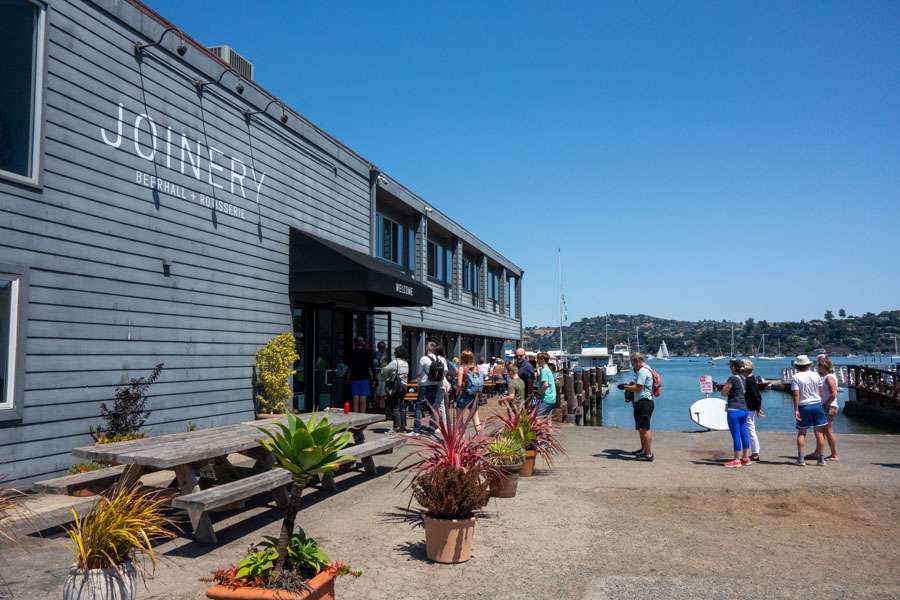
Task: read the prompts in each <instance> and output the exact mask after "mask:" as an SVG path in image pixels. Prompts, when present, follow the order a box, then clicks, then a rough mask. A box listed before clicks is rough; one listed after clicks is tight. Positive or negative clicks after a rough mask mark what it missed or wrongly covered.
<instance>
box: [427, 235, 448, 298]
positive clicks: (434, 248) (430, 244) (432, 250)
mask: <svg viewBox="0 0 900 600" xmlns="http://www.w3.org/2000/svg"><path fill="white" fill-rule="evenodd" d="M448 255H450V251H449V250H448V249H447V247H446V246H444V244H442V243H441V242H439V241H437V240H434V239H428V240H427V245H426V251H425V274H426V275H427V276H428V279H430V280H431V281H434V282H436V283H440V284H441V285H443V286H444V287H445V288H448V289H449V287H450V286H451V285H452V283H451V282H452V277H453V276H452V275H448V273H447V271H448V267H449V268H451V269H452V268H453V264H452V261H451V263H450V264H448V263H447V257H448ZM432 262H433V263H434V265H433V266H434V271H433V272H432V268H431V267H432Z"/></svg>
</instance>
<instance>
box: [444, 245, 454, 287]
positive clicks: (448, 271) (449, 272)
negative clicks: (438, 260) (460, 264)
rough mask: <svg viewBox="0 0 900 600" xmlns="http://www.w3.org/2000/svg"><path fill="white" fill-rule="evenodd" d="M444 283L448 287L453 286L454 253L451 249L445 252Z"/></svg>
mask: <svg viewBox="0 0 900 600" xmlns="http://www.w3.org/2000/svg"><path fill="white" fill-rule="evenodd" d="M444 252H445V253H444V281H446V282H447V284H448V285H452V284H453V251H452V250H450V249H449V248H447V249H445V250H444Z"/></svg>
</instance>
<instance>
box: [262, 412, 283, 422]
mask: <svg viewBox="0 0 900 600" xmlns="http://www.w3.org/2000/svg"><path fill="white" fill-rule="evenodd" d="M283 416H284V413H258V414H257V415H256V420H257V421H262V420H263V419H277V418H278V417H283Z"/></svg>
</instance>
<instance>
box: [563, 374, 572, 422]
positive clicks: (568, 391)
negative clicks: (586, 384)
mask: <svg viewBox="0 0 900 600" xmlns="http://www.w3.org/2000/svg"><path fill="white" fill-rule="evenodd" d="M564 381H565V389H566V415H567V419H566V421H568V422H569V423H574V422H575V418H574V415H575V378H574V377H572V376H571V375H566V376H565V380H564Z"/></svg>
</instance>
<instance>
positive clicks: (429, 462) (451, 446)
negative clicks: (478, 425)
mask: <svg viewBox="0 0 900 600" xmlns="http://www.w3.org/2000/svg"><path fill="white" fill-rule="evenodd" d="M431 410H432V411H434V410H435V409H434V408H433V407H431ZM458 412H459V414H458V415H457V417H456V420H455V421H450V420H449V419H448V420H446V421H445V420H443V419H439V420H438V431H439V433H440V436H438V437H437V438H430V437H416V438H410V439H409V440H408V441H407V442H406V445H407V446H412V447H413V448H414V449H413V451H412V452H410V453H409V454H407V455H406V456H405V457H403V459H402V460H400V462H398V463H397V466H396V467H394V469H395V470H397V471H398V472H403V471H412V472H413V481H415V479H416V478H417V477H419V476H420V475H422V474H423V473H428V472H430V471H433V470H434V469H437V468H444V467H456V468H459V469H463V470H469V469H477V470H478V471H480V472H481V473H482V474H484V475H486V476H497V477H501V478H502V477H503V475H502V474H501V473H500V470H499V469H498V468H497V467H496V466H494V465H493V464H492V463H491V461H489V460H488V459H487V457H486V456H485V451H486V449H487V445H488V444H489V443H490V442H491V440H492V439H493V438H492V437H491V436H488V435H478V434H476V435H475V436H468V435H466V432H467V430H468V428H469V425H470V424H471V423H472V420H473V419H474V417H475V411H469V410H466V411H462V410H461V411H458ZM403 463H408V464H406V465H405V466H403V467H402V468H401V465H403Z"/></svg>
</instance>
